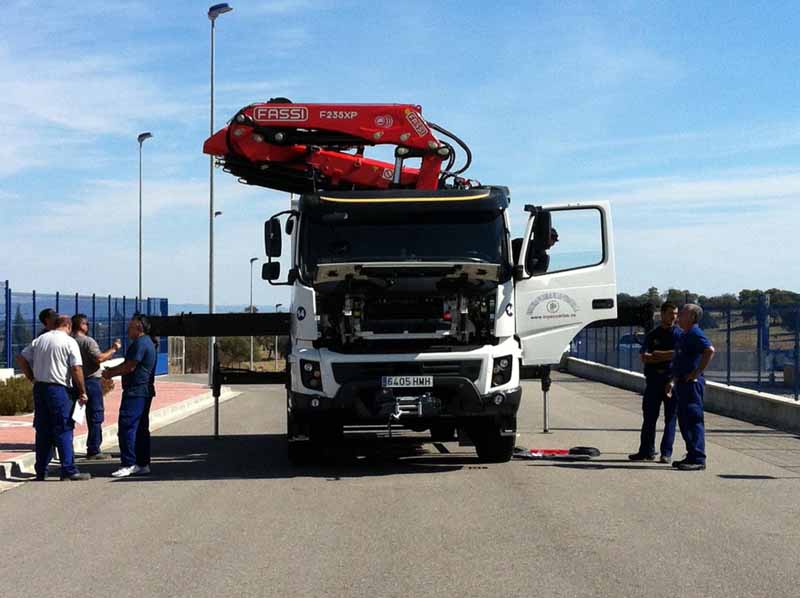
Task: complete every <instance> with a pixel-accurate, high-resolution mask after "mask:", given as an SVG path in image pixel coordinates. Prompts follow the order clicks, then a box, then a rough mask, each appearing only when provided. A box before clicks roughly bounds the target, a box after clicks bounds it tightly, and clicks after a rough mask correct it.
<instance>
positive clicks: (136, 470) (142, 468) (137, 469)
mask: <svg viewBox="0 0 800 598" xmlns="http://www.w3.org/2000/svg"><path fill="white" fill-rule="evenodd" d="M133 475H150V466H149V465H134V466H133Z"/></svg>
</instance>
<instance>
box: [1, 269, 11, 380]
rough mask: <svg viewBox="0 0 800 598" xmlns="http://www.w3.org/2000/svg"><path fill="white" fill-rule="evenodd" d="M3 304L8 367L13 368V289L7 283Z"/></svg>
mask: <svg viewBox="0 0 800 598" xmlns="http://www.w3.org/2000/svg"><path fill="white" fill-rule="evenodd" d="M3 303H4V304H5V311H6V318H5V320H6V321H5V322H4V326H3V331H4V333H5V343H4V344H5V349H4V352H5V354H6V367H7V368H13V367H14V362H13V360H12V359H11V287H10V286H9V284H8V281H6V288H5V293H4V296H3Z"/></svg>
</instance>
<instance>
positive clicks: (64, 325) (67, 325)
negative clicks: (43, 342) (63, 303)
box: [55, 314, 72, 332]
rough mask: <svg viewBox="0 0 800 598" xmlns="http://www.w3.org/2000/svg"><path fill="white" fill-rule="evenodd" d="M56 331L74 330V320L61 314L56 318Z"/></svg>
mask: <svg viewBox="0 0 800 598" xmlns="http://www.w3.org/2000/svg"><path fill="white" fill-rule="evenodd" d="M55 330H66V331H67V332H70V331H71V330H72V319H71V318H70V317H69V316H65V315H63V314H59V315H57V316H56V323H55Z"/></svg>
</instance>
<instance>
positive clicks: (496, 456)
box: [204, 98, 617, 462]
mask: <svg viewBox="0 0 800 598" xmlns="http://www.w3.org/2000/svg"><path fill="white" fill-rule="evenodd" d="M436 133H438V134H439V136H440V137H442V139H441V140H440V139H439V137H437V136H436ZM444 138H446V139H444ZM386 144H388V145H393V146H394V158H395V159H394V162H393V163H392V162H384V161H380V160H376V159H373V158H367V157H366V156H365V155H364V150H365V147H368V146H374V145H386ZM456 146H459V147H460V148H461V149H462V150H463V151H464V153H465V155H466V161H465V164H464V165H463V166H461V167H460V168H456V164H455V162H456V149H455V148H456ZM204 151H205V152H206V153H208V154H211V155H214V156H216V157H217V158H216V160H217V165H218V166H221V167H222V168H223V169H224V170H225V171H227V172H230V173H231V174H233V175H235V176H237V177H238V178H239V180H240V181H241V182H243V183H246V184H252V185H260V186H263V187H268V188H272V189H279V190H283V191H287V192H289V193H291V197H290V200H289V202H288V205H287V207H286V209H285V210H281V211H280V212H279V213H277V214H275V215H273V216H272V217H271V218H270V219H269V220H267V221H266V223H265V227H264V240H265V251H266V256H267V261H266V263H265V264H264V265H263V271H262V277H263V278H264V279H265V280H267V281H268V282H269V283H270V284H271V285H284V286H288V287H290V289H291V309H290V314H289V317H290V325H289V334H290V347H291V349H290V352H289V354H288V355H287V374H288V379H287V382H286V385H287V397H286V406H287V439H288V450H289V457H290V458H291V459H293V460H294V459H300V458H303V457H305V456H306V454H307V450H308V448H309V446H313V445H314V443H316V442H336V441H337V440H338V439H340V438H341V437H342V434H343V429H344V427H345V426H354V425H355V426H357V425H373V426H374V425H376V424H378V425H386V426H388V427H389V428H391V427H392V426H402V427H406V428H409V429H412V430H415V431H424V430H430V433H431V436H432V438H433V439H435V440H450V439H452V438H453V437H454V435H455V434H456V431H457V432H458V434H459V436H462V435H464V436H468V437H469V439H470V440H471V442H472V443H473V444H474V446H475V449H476V452H477V454H478V456H479V457H480V458H481V459H482V460H485V461H491V462H502V461H507V460H509V459H510V458H511V455H512V452H513V448H514V443H515V437H516V430H517V411H518V409H519V405H520V401H521V400H522V388H521V384H520V371H521V368H522V367H524V366H533V367H546V366H549V365H551V364H556V363H558V362H559V361H560V360H561V358H562V355H563V353H564V352H565V350H566V349H567V347H568V346H569V344H570V342H571V341H572V340H573V338H574V337H575V335H576V334H577V333H578V332H580V331H581V330H582V329H583V328H584V327H585V326H587V325H589V324H591V323H592V322H595V321H598V320H608V319H613V318H615V317H616V315H617V306H616V280H615V272H614V246H613V237H612V225H611V212H610V208H609V205H608V203H606V202H589V203H576V204H563V205H545V206H535V205H530V204H528V205H525V204H523V206H522V209H520V210H518V211H519V215H520V216H524V218H526V225H525V229H524V231H525V232H524V234H523V236H522V237H521V238H516V239H512V236H511V232H510V231H511V218H510V214H511V210H512V200H511V194H510V192H509V190H508V189H507V188H506V187H503V186H494V185H483V184H481V183H479V182H477V181H474V180H470V179H466V178H464V177H463V176H462V175H463V173H464V171H465V170H466V167H467V166H469V162H470V160H471V153H470V151H469V148H468V147H467V146H466V144H464V143H463V142H462V141H461V140H460V139H459V138H457V137H456V136H455V135H453V134H452V133H450V132H449V131H447V130H445V129H443V128H442V127H440V126H438V125H436V124H434V123H431V122H429V121H427V120H425V119H424V118H423V117H422V111H421V108H420V107H419V106H416V105H406V104H295V103H292V102H290V101H289V100H287V99H285V98H276V99H274V100H270V101H269V102H266V103H262V104H253V105H250V106H247V107H245V108H243V109H242V110H240V111H239V112H238V113H237V114H236V115H235V116H234V117H233V118H232V119H231V121H230V122H229V124H228V125H227V126H226V127H225V128H223V129H222V130H221V131H219V132H217V133H216V134H214V135H213V136H212V137H211V138H209V139H208V140H207V141H206V143H205V147H204ZM410 160H419V165H418V166H417V167H412V166H410V165H409V164H408V161H410Z"/></svg>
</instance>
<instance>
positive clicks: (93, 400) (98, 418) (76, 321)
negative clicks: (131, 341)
mask: <svg viewBox="0 0 800 598" xmlns="http://www.w3.org/2000/svg"><path fill="white" fill-rule="evenodd" d="M72 336H73V338H74V339H75V342H77V343H78V347H79V348H80V350H81V359H82V360H83V379H84V383H85V385H86V395H87V396H88V397H89V401H88V402H87V403H86V427H87V428H88V431H89V434H88V436H87V439H86V458H87V459H90V460H94V461H105V460H106V459H110V458H111V455H109V454H108V453H104V452H102V451H101V450H100V447H101V446H102V444H103V420H104V419H105V406H104V404H103V385H102V384H101V381H100V376H101V370H100V364H101V363H103V362H104V361H108V360H109V359H111V358H112V357H114V353H116V352H117V351H119V350H120V349H121V348H122V343H121V342H120V340H119V339H114V343H113V344H112V345H111V348H110V349H108V350H107V351H105V352H102V351H100V347H99V345H98V344H97V341H96V340H94V339H93V338H92V337H91V336H89V319H88V318H87V317H86V314H75V315H74V316H72Z"/></svg>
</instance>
